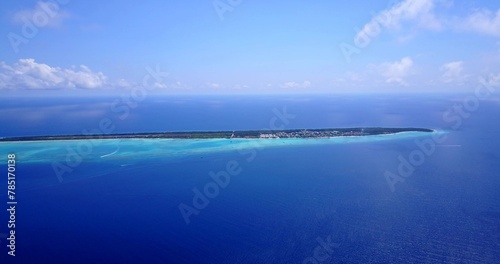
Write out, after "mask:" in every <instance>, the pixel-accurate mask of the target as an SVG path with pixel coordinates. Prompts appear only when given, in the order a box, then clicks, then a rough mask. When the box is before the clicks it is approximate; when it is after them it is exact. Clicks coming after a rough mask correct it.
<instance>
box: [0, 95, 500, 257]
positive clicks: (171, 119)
mask: <svg viewBox="0 0 500 264" xmlns="http://www.w3.org/2000/svg"><path fill="white" fill-rule="evenodd" d="M470 96H471V95H469V94H464V95H444V94H443V95H435V94H434V95H427V94H423V95H321V96H320V95H307V96H305V95H287V96H271V95H269V96H215V95H213V96H150V97H148V98H146V99H145V100H143V101H140V102H137V101H126V100H123V99H122V98H121V97H111V96H109V97H99V98H95V97H83V98H78V99H76V98H67V97H61V98H51V99H50V98H49V99H47V98H43V99H42V98H35V97H33V98H29V97H27V98H15V97H14V98H1V99H0V123H1V124H2V125H1V126H0V137H12V136H29V135H54V134H81V133H85V131H90V132H94V133H96V132H99V133H103V134H104V133H129V132H160V131H206V130H212V131H213V130H245V129H271V130H272V129H293V128H335V127H423V128H432V129H435V130H436V132H435V133H423V134H422V133H402V134H397V135H389V136H371V137H362V138H357V137H356V138H336V139H299V140H290V139H288V140H285V139H256V140H229V139H223V140H140V139H139V140H96V141H88V140H87V141H83V140H82V141H45V142H8V143H7V142H0V155H1V156H0V157H1V160H0V170H1V171H3V172H1V173H0V175H4V177H5V178H7V159H8V158H7V155H8V154H10V153H13V154H15V155H16V201H17V205H16V228H15V232H16V240H15V241H16V244H15V246H16V248H15V250H16V251H15V253H16V257H11V256H9V255H8V251H9V248H8V247H7V244H8V243H9V241H8V240H7V239H6V238H7V235H6V234H7V232H9V229H8V228H7V223H8V220H9V215H8V212H7V211H6V209H7V208H8V206H7V204H6V203H7V201H8V197H7V195H6V194H7V179H4V180H1V182H2V184H1V185H0V186H1V189H0V201H1V206H0V207H1V208H2V213H1V214H0V221H1V222H0V238H1V243H0V256H1V257H0V258H1V259H2V261H1V263H10V262H13V263H16V262H17V263H498V260H499V259H500V136H499V135H500V122H499V121H498V120H499V117H500V98H499V97H493V96H491V97H490V98H487V99H484V100H477V101H474V100H472V99H471V97H470ZM472 96H474V95H473V94H472ZM467 98H468V99H467ZM422 146H423V147H422ZM402 160H404V161H402ZM402 164H406V165H402ZM398 170H399V171H398ZM214 175H216V176H214ZM388 175H389V176H390V177H389V180H388ZM215 179H217V180H218V181H219V182H217V180H215ZM395 179H396V180H395ZM391 182H392V185H391ZM186 219H187V220H186ZM4 260H6V261H7V262H6V261H4Z"/></svg>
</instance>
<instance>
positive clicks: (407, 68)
mask: <svg viewBox="0 0 500 264" xmlns="http://www.w3.org/2000/svg"><path fill="white" fill-rule="evenodd" d="M412 67H413V60H412V59H411V58H410V57H404V58H402V59H401V60H400V61H394V62H384V63H382V64H380V65H377V66H375V69H376V70H377V71H378V72H379V73H380V74H381V75H382V76H383V77H384V78H385V81H386V82H387V83H398V84H402V85H407V83H406V81H405V80H404V79H405V77H407V76H408V75H410V73H411V70H412Z"/></svg>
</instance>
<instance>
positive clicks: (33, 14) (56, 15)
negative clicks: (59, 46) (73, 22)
mask: <svg viewBox="0 0 500 264" xmlns="http://www.w3.org/2000/svg"><path fill="white" fill-rule="evenodd" d="M69 17H70V14H69V12H67V11H65V10H61V6H60V4H58V3H57V2H55V1H46V2H44V1H38V2H37V3H36V5H35V7H34V8H32V9H25V10H20V11H18V12H16V13H14V15H13V16H12V22H14V23H16V24H21V25H23V24H33V25H35V26H37V27H58V26H60V25H61V24H62V22H63V21H64V20H66V19H67V18H69Z"/></svg>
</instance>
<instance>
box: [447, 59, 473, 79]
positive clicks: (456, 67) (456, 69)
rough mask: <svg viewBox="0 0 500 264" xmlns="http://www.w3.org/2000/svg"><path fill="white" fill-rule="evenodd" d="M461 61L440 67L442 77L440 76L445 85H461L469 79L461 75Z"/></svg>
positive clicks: (462, 63)
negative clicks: (455, 83)
mask: <svg viewBox="0 0 500 264" xmlns="http://www.w3.org/2000/svg"><path fill="white" fill-rule="evenodd" d="M463 65H464V62H463V61H452V62H449V63H446V64H444V65H443V66H441V71H442V72H443V75H442V76H441V78H442V80H443V82H445V83H452V82H457V83H463V82H464V81H466V80H467V79H468V78H469V75H466V74H464V73H463V70H464V68H463Z"/></svg>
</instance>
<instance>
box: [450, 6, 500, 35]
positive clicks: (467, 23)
mask: <svg viewBox="0 0 500 264" xmlns="http://www.w3.org/2000/svg"><path fill="white" fill-rule="evenodd" d="M459 28H460V29H462V30H467V31H473V32H477V33H481V34H485V35H491V36H496V37H500V9H498V10H497V12H496V13H494V12H491V11H489V10H486V9H482V10H478V11H476V12H474V13H472V14H471V15H469V16H468V17H467V18H465V19H464V20H463V22H461V23H459Z"/></svg>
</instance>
